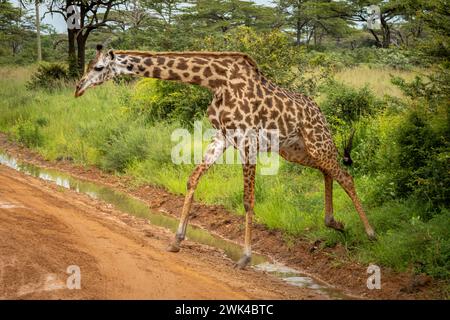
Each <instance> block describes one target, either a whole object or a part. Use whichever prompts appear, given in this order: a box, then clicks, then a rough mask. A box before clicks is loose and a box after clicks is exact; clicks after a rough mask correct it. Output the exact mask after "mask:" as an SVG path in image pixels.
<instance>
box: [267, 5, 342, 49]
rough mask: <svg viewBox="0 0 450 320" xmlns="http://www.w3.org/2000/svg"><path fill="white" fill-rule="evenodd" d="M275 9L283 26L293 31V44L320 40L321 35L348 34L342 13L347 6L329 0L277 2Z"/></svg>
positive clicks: (339, 35)
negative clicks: (282, 17) (282, 21)
mask: <svg viewBox="0 0 450 320" xmlns="http://www.w3.org/2000/svg"><path fill="white" fill-rule="evenodd" d="M275 4H276V8H277V10H278V11H279V13H280V14H281V15H283V16H284V26H285V27H287V28H288V30H294V32H295V43H296V44H297V45H300V43H301V42H302V40H304V41H305V42H306V43H307V44H309V42H310V41H311V39H313V40H314V43H315V44H317V42H318V41H319V42H320V40H321V38H322V36H323V35H332V36H335V37H342V36H343V35H345V34H346V33H348V32H349V25H348V22H346V21H345V20H343V19H342V18H343V12H345V11H346V10H348V5H347V4H346V3H344V2H342V1H331V0H277V1H275Z"/></svg>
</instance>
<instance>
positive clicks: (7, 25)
mask: <svg viewBox="0 0 450 320" xmlns="http://www.w3.org/2000/svg"><path fill="white" fill-rule="evenodd" d="M32 30H33V25H32V22H31V19H30V17H29V16H27V15H25V13H24V10H23V9H22V8H21V7H20V8H16V7H14V6H13V5H12V4H11V3H10V2H9V1H8V0H0V42H2V43H5V44H6V45H7V47H9V49H10V54H11V55H12V56H13V57H15V56H16V55H17V54H18V53H19V51H20V50H21V49H22V48H23V47H24V46H25V45H26V44H27V41H30V37H31V36H32V35H33V32H32Z"/></svg>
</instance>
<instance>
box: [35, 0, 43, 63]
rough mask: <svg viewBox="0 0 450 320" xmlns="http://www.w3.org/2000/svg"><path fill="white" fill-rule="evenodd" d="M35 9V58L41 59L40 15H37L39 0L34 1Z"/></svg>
mask: <svg viewBox="0 0 450 320" xmlns="http://www.w3.org/2000/svg"><path fill="white" fill-rule="evenodd" d="M34 7H35V10H36V35H37V60H38V62H40V61H42V47H41V17H40V15H39V0H35V1H34Z"/></svg>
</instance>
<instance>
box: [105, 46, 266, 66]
mask: <svg viewBox="0 0 450 320" xmlns="http://www.w3.org/2000/svg"><path fill="white" fill-rule="evenodd" d="M113 52H114V53H115V54H130V55H137V56H141V57H151V56H155V55H164V56H173V57H206V58H208V57H241V58H243V59H244V60H246V61H247V62H248V63H249V64H250V65H251V66H252V67H254V68H255V69H256V70H258V69H259V68H258V65H257V63H256V61H255V60H254V59H253V58H252V57H250V56H249V55H248V54H246V53H242V52H234V51H223V52H220V51H167V52H163V51H161V52H158V51H136V50H113Z"/></svg>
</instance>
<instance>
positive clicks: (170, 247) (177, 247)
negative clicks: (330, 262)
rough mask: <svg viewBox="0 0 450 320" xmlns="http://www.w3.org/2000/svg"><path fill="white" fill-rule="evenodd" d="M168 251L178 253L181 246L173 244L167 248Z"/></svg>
mask: <svg viewBox="0 0 450 320" xmlns="http://www.w3.org/2000/svg"><path fill="white" fill-rule="evenodd" d="M166 251H169V252H178V251H180V245H179V244H177V243H171V244H169V245H168V246H167V249H166Z"/></svg>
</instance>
